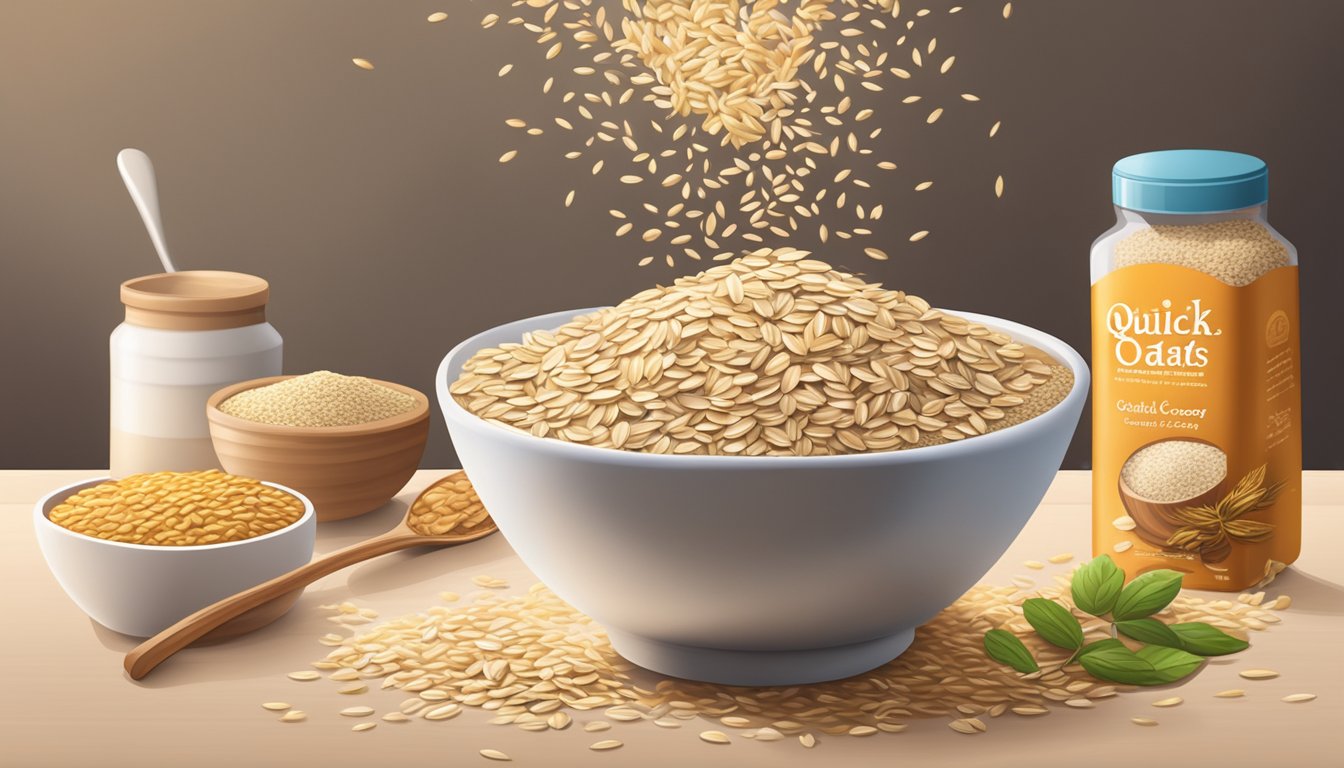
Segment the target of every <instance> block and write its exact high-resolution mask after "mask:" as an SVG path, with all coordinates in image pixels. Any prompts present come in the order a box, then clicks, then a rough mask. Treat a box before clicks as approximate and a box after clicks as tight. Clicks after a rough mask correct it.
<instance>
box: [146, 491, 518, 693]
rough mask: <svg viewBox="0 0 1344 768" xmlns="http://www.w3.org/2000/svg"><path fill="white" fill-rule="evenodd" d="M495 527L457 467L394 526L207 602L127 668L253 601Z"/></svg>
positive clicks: (175, 647)
mask: <svg viewBox="0 0 1344 768" xmlns="http://www.w3.org/2000/svg"><path fill="white" fill-rule="evenodd" d="M497 530H499V529H498V528H497V527H496V526H495V521H494V520H492V519H491V518H490V516H489V515H488V514H487V513H486V511H485V507H483V506H481V502H480V499H479V498H477V496H476V492H475V491H474V490H472V488H471V483H470V482H469V481H468V480H467V476H466V475H465V474H463V473H462V472H454V473H453V474H451V475H448V476H447V477H445V478H443V479H441V480H439V481H437V482H435V483H434V484H433V485H431V486H429V487H428V488H426V489H425V490H424V491H423V492H421V494H420V495H419V496H417V497H416V499H415V501H414V502H412V503H411V508H410V509H409V510H407V512H406V517H405V519H403V520H402V521H401V523H399V524H398V525H397V526H396V527H395V528H393V529H392V530H390V531H388V532H387V533H383V534H379V535H378V536H375V537H373V538H371V539H368V540H367V541H362V542H360V543H358V544H353V545H351V546H349V547H346V548H344V549H339V550H337V551H335V552H332V553H331V554H329V555H326V556H324V557H320V558H318V559H316V560H314V561H312V562H311V563H309V564H307V565H305V566H303V567H302V568H297V569H295V570H293V571H290V572H289V573H286V574H284V575H281V576H277V577H275V578H274V579H271V580H270V581H267V582H263V583H261V584H258V585H257V586H255V587H252V588H251V589H248V590H244V591H242V592H239V593H238V594H236V595H233V596H232V597H226V598H224V599H223V600H220V601H219V602H217V603H215V604H214V605H209V606H206V607H205V608H202V609H200V610H199V611H197V612H195V613H193V614H191V615H190V616H187V617H186V618H184V619H182V620H181V621H179V622H177V623H176V624H174V625H172V626H171V627H168V628H167V629H165V630H163V631H162V632H160V633H159V634H157V635H155V636H154V637H151V638H149V639H148V640H146V641H144V642H143V643H141V644H140V645H138V646H136V647H135V648H134V649H133V650H131V652H130V653H128V654H126V660H125V667H126V672H127V674H129V675H130V676H131V677H132V678H133V679H135V680H139V679H140V678H142V677H144V676H145V675H147V674H149V673H150V672H151V671H152V670H153V669H154V668H155V667H157V666H158V665H160V664H162V663H163V662H164V661H166V660H167V659H168V657H170V656H172V655H173V654H175V653H177V652H178V651H180V650H182V649H183V648H186V647H187V646H188V645H191V644H192V643H193V642H195V641H197V640H199V639H200V638H201V637H203V636H204V635H206V634H207V633H209V632H210V630H212V629H214V628H216V627H218V626H220V625H221V624H223V623H225V622H227V621H229V620H230V619H234V618H236V617H238V616H241V615H243V614H244V613H247V612H248V611H251V610H253V609H255V608H257V607H258V606H261V605H264V604H266V603H269V602H271V601H273V600H279V599H282V598H285V597H286V596H288V595H290V594H291V593H293V592H294V591H296V590H301V589H303V588H304V587H306V586H307V585H309V584H311V583H313V582H314V581H317V580H318V579H320V578H322V577H323V576H326V575H328V574H331V573H335V572H336V571H339V570H341V569H342V568H346V567H348V566H351V565H354V564H355V563H359V562H362V561H364V560H368V559H370V558H373V557H377V556H378V555H385V554H387V553H389V552H396V551H398V550H402V549H407V548H409V547H450V546H453V545H455V544H465V543H467V542H469V541H476V540H477V539H481V538H484V537H486V536H489V535H490V534H492V533H494V532H495V531H497Z"/></svg>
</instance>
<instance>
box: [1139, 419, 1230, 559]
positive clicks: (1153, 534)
mask: <svg viewBox="0 0 1344 768" xmlns="http://www.w3.org/2000/svg"><path fill="white" fill-rule="evenodd" d="M1177 439H1179V440H1182V441H1185V442H1197V443H1207V444H1208V445H1213V443H1209V442H1208V441H1207V440H1199V439H1197V438H1189V437H1182V438H1177ZM1157 442H1162V441H1157ZM1149 445H1153V443H1148V444H1147V445H1144V446H1142V447H1141V448H1139V451H1141V450H1143V449H1144V448H1147V447H1148V446H1149ZM1135 453H1138V451H1135ZM1126 461H1128V459H1126ZM1118 482H1119V486H1120V501H1121V503H1123V504H1124V506H1125V511H1126V512H1128V513H1129V516H1130V517H1132V518H1134V533H1136V534H1138V536H1139V538H1141V539H1143V540H1144V541H1146V542H1148V543H1149V544H1152V545H1153V546H1155V547H1158V548H1159V549H1169V546H1168V545H1167V541H1168V539H1170V538H1171V536H1172V535H1173V534H1174V533H1176V531H1178V530H1180V529H1181V528H1183V527H1185V524H1184V523H1182V522H1181V521H1180V520H1179V519H1178V518H1177V517H1176V515H1175V512H1176V510H1177V509H1180V508H1181V507H1198V506H1202V505H1205V504H1210V505H1211V504H1215V503H1217V501H1218V500H1219V499H1221V498H1222V497H1223V496H1224V495H1225V494H1226V493H1227V490H1228V478H1227V476H1226V475H1224V477H1223V479H1222V480H1219V481H1218V484H1217V485H1215V486H1213V487H1212V488H1210V489H1208V490H1207V491H1205V492H1203V493H1201V494H1199V495H1198V496H1195V497H1193V498H1189V499H1180V500H1178V501H1154V500H1152V499H1146V498H1144V497H1142V496H1140V495H1139V494H1138V493H1137V492H1135V491H1134V489H1132V488H1130V487H1129V486H1128V485H1127V484H1126V483H1125V475H1124V472H1121V473H1120V478H1119V481H1118Z"/></svg>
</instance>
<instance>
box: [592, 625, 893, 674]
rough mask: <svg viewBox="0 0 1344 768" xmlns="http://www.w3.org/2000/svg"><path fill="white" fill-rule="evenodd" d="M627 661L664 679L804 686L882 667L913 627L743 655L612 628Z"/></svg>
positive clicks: (613, 638)
mask: <svg viewBox="0 0 1344 768" xmlns="http://www.w3.org/2000/svg"><path fill="white" fill-rule="evenodd" d="M607 635H608V637H610V638H611V644H612V647H614V648H615V649H616V652H617V653H619V654H620V655H622V656H624V657H625V658H626V659H629V660H630V661H632V662H634V663H635V664H638V665H639V666H641V667H644V668H645V669H650V670H653V671H654V672H658V673H659V674H663V675H670V676H672V677H681V678H685V679H688V680H698V681H701V682H706V683H719V684H722V685H801V684H804V683H821V682H825V681H827V680H839V679H841V678H845V677H851V676H853V675H857V674H861V673H863V672H867V671H868V670H870V669H873V668H875V667H880V666H882V665H883V664H886V663H887V662H888V661H891V660H892V659H894V658H896V657H897V656H900V655H901V654H902V653H904V652H905V649H906V648H909V647H910V643H911V642H913V641H914V639H915V631H914V630H913V629H908V630H906V631H904V632H898V633H896V634H894V635H889V636H887V637H879V638H877V639H876V640H868V641H866V642H862V643H854V644H852V645H837V646H832V647H830V648H813V649H809V650H800V651H740V650H725V649H720V648H701V647H698V646H693V645H678V644H676V643H665V642H662V641H659V640H650V639H649V638H646V637H640V636H638V635H628V634H625V633H623V632H620V631H618V630H612V629H608V631H607Z"/></svg>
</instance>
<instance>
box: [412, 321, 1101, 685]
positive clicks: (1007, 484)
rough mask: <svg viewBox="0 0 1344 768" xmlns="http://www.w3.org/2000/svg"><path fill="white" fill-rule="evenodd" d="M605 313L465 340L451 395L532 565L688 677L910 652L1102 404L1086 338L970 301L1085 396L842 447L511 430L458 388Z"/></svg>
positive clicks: (660, 662) (473, 467) (629, 650)
mask: <svg viewBox="0 0 1344 768" xmlns="http://www.w3.org/2000/svg"><path fill="white" fill-rule="evenodd" d="M592 311H595V310H590V309H586V310H578V311H570V312H558V313H555V314H550V315H544V316H541V317H534V318H531V319H528V320H520V321H517V322H514V323H509V324H507V325H502V326H499V327H498V328H494V329H492V330H489V331H485V332H484V333H481V334H478V335H476V336H474V337H472V338H470V339H467V340H466V341H464V342H462V343H461V344H459V345H458V346H457V347H456V348H455V349H453V350H452V351H451V352H449V353H448V355H447V357H445V358H444V359H443V363H442V364H441V365H440V366H439V371H438V379H437V382H436V390H437V392H438V397H439V405H440V407H441V408H442V409H443V414H444V417H445V419H446V420H447V423H448V432H449V433H450V434H451V436H452V438H453V446H454V448H455V449H456V450H457V455H458V458H459V459H461V462H462V466H463V467H464V468H465V469H466V471H467V475H469V476H470V477H471V482H472V485H473V486H475V488H476V490H477V492H478V493H479V494H480V497H481V501H482V502H483V503H484V504H485V506H486V508H487V509H489V510H490V516H491V517H492V518H494V520H495V521H496V522H497V523H498V524H499V528H500V531H501V532H503V534H504V535H505V536H506V537H507V538H508V540H509V543H510V544H511V545H512V546H513V548H514V549H515V550H516V551H517V552H518V555H519V557H521V558H522V559H523V562H524V563H526V564H527V566H528V567H529V568H531V569H532V571H533V572H534V573H535V574H537V576H538V577H540V578H541V580H542V581H544V582H545V583H546V584H547V585H549V586H550V587H551V588H552V589H554V590H555V592H556V594H558V595H559V596H560V597H562V598H564V599H565V600H567V601H569V602H570V603H571V604H572V605H574V606H575V607H576V608H578V609H579V610H581V611H584V612H585V613H587V614H588V615H590V616H592V617H593V618H594V619H596V620H597V621H599V622H601V623H602V624H603V625H605V626H606V628H607V631H608V634H609V635H610V637H611V642H612V645H613V646H614V647H615V649H616V650H617V651H618V652H619V653H620V654H621V655H623V656H625V657H626V658H628V659H630V660H631V661H633V662H635V663H636V664H639V665H641V666H644V667H647V668H649V669H653V670H655V671H658V672H662V673H665V674H669V675H673V676H676V677H686V678H692V679H696V680H709V681H713V682H720V683H728V684H736V685H791V684H795V683H807V682H816V681H820V680H829V679H835V678H841V677H847V676H849V675H855V674H858V673H860V672H864V671H866V670H869V669H872V668H873V667H876V666H878V665H880V664H883V663H885V662H887V661H889V660H890V659H892V658H893V657H895V656H898V655H900V654H901V652H903V651H904V650H905V649H906V648H907V647H908V646H909V645H910V642H911V641H912V640H913V638H914V631H915V627H917V626H919V625H920V624H922V623H924V622H925V621H928V620H929V619H930V618H932V617H933V616H934V615H935V614H937V613H938V611H940V610H942V609H943V608H944V607H946V606H947V605H949V604H950V603H952V601H954V600H956V599H957V597H958V596H960V595H961V594H962V593H963V592H965V591H966V589H967V588H969V587H970V586H971V585H972V584H974V583H975V581H976V579H979V578H980V577H981V576H982V575H983V574H984V573H985V571H986V570H988V569H989V567H990V566H991V565H993V564H994V561H996V560H997V559H998V558H999V556H1000V555H1002V554H1003V552H1004V550H1006V549H1007V548H1008V545H1009V544H1011V543H1012V541H1013V539H1014V538H1015V537H1016V536H1017V534H1018V532H1019V531H1021V530H1022V526H1023V525H1024V524H1025V523H1026V522H1027V518H1029V517H1030V516H1031V513H1032V512H1033V511H1034V510H1035V509H1036V505H1037V504H1039V503H1040V501H1041V497H1042V496H1043V495H1044V494H1045V490H1046V488H1047V487H1049V485H1050V482H1051V481H1052V480H1054V477H1055V472H1056V471H1057V470H1058V469H1059V463H1060V460H1061V459H1063V457H1064V451H1065V449H1066V448H1067V447H1068V445H1069V439H1070V438H1071V437H1072V436H1073V431H1074V427H1076V426H1077V424H1078V416H1079V414H1080V413H1081V411H1082V408H1083V402H1084V401H1085V400H1086V399H1087V392H1088V370H1087V365H1086V364H1085V363H1084V362H1083V359H1082V357H1081V356H1079V355H1078V353H1077V352H1075V351H1074V350H1073V349H1071V348H1070V347H1069V346H1068V345H1067V344H1065V343H1064V342H1062V341H1060V340H1059V339H1056V338H1054V337H1052V336H1049V335H1047V334H1044V333H1042V332H1040V331H1037V330H1034V329H1032V328H1028V327H1027V326H1024V325H1019V324H1017V323H1011V322H1008V321H1007V320H1000V319H998V318H995V317H986V316H982V315H975V314H970V313H967V312H957V313H956V314H958V315H960V316H962V317H965V318H967V319H969V320H972V321H974V322H978V323H983V324H984V325H986V326H989V327H991V328H994V329H996V330H1000V331H1003V332H1004V333H1007V334H1008V335H1009V336H1011V337H1013V338H1014V339H1017V340H1018V341H1022V342H1025V343H1027V344H1031V345H1033V346H1035V347H1037V348H1039V349H1042V350H1044V351H1046V352H1048V353H1050V355H1051V356H1053V357H1054V358H1055V359H1057V360H1059V361H1060V363H1061V364H1063V365H1066V366H1068V368H1069V369H1070V370H1071V371H1072V372H1073V376H1074V382H1073V389H1072V390H1070V392H1069V394H1068V395H1067V396H1066V397H1065V398H1064V400H1063V401H1062V402H1060V403H1059V404H1058V405H1056V406H1055V407H1054V408H1052V409H1051V410H1049V411H1047V412H1046V413H1044V414H1041V415H1040V416H1037V417H1036V418H1034V419H1031V420H1029V421H1026V422H1023V423H1021V424H1017V425H1014V426H1011V427H1007V428H1005V429H1001V430H999V431H997V432H991V433H989V434H987V435H982V436H979V437H975V438H972V439H969V440H962V441H959V442H955V443H947V444H943V445H934V446H929V447H925V448H914V449H909V450H903V451H888V452H883V453H861V454H849V455H839V456H696V455H685V456H678V455H660V454H651V453H635V452H629V451H620V450H615V449H610V448H597V447H593V446H587V445H579V444H575V443H567V442H563V441H560V440H554V439H549V438H538V437H533V436H532V435H530V434H528V433H526V432H523V431H520V430H516V429H511V428H508V427H504V426H500V425H498V424H492V423H490V422H487V421H485V420H483V419H481V418H479V417H477V416H476V415H475V414H473V413H469V412H468V411H467V410H465V409H464V408H462V406H460V405H458V403H457V401H456V400H454V399H453V397H452V395H450V394H449V393H448V386H449V385H450V384H451V383H452V382H453V381H455V380H456V379H457V377H458V375H459V374H460V373H461V371H462V366H463V364H464V363H465V362H466V361H467V359H468V358H470V357H471V356H472V355H473V354H475V353H476V352H477V351H478V350H480V349H483V348H485V347H491V346H496V345H498V344H500V343H502V342H516V341H518V340H519V339H520V338H521V337H522V335H523V333H524V332H525V331H532V330H536V329H538V328H555V327H557V326H560V325H562V324H564V323H565V322H566V321H568V320H570V319H571V318H572V317H574V316H575V315H579V314H586V313H588V312H592ZM949 311H950V310H949Z"/></svg>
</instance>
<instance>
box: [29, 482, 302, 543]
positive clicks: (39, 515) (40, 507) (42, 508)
mask: <svg viewBox="0 0 1344 768" xmlns="http://www.w3.org/2000/svg"><path fill="white" fill-rule="evenodd" d="M113 481H114V478H112V477H107V476H103V477H94V478H89V479H88V480H80V481H79V482H77V483H71V484H70V485H67V486H64V487H62V488H57V489H56V490H54V491H52V492H51V493H48V494H47V495H46V496H43V497H42V499H41V500H40V501H38V502H37V505H36V506H34V507H33V517H34V518H36V519H38V520H40V521H41V523H40V524H41V525H46V526H49V527H50V528H52V529H53V530H55V531H57V532H58V533H59V534H61V535H64V536H74V537H77V538H78V539H79V540H81V541H93V542H97V543H99V544H107V545H109V546H113V547H119V548H122V549H131V550H143V551H152V552H184V551H185V552H199V551H202V550H214V549H229V548H232V547H242V546H246V545H247V544H250V543H252V542H258V541H265V540H266V539H272V538H279V537H280V536H282V535H284V534H287V533H292V532H294V531H295V530H296V529H298V528H300V527H302V526H303V525H304V523H306V522H308V521H309V520H311V519H313V517H314V515H315V512H314V510H313V502H312V501H310V500H309V499H308V497H307V496H304V495H303V494H302V493H299V492H298V491H296V490H294V489H293V488H290V487H288V486H284V485H280V484H279V483H272V482H268V481H266V480H258V481H257V482H259V483H261V484H262V485H267V486H270V487H271V488H274V489H276V490H278V491H284V492H285V493H288V494H289V495H291V496H293V497H294V498H296V499H298V500H299V501H302V502H303V514H302V515H299V519H298V520H295V521H294V522H292V523H290V524H289V525H287V526H285V527H284V528H281V529H279V530H277V531H271V532H270V533H263V534H262V535H260V536H253V537H251V538H247V539H239V540H237V541H221V542H217V543H215V544H188V545H185V546H165V545H163V544H134V543H132V542H129V541H116V540H114V539H100V538H98V537H97V536H87V535H85V534H82V533H79V532H77V531H72V530H70V529H69V528H66V527H65V526H63V525H59V524H57V523H54V522H52V521H51V518H50V517H47V506H48V505H49V504H51V502H52V501H53V500H55V499H56V498H57V497H59V496H62V495H65V496H70V495H73V494H75V493H77V492H79V491H82V490H84V489H85V488H89V487H92V486H95V485H98V484H100V483H107V482H113ZM51 506H55V505H54V504H51Z"/></svg>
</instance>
